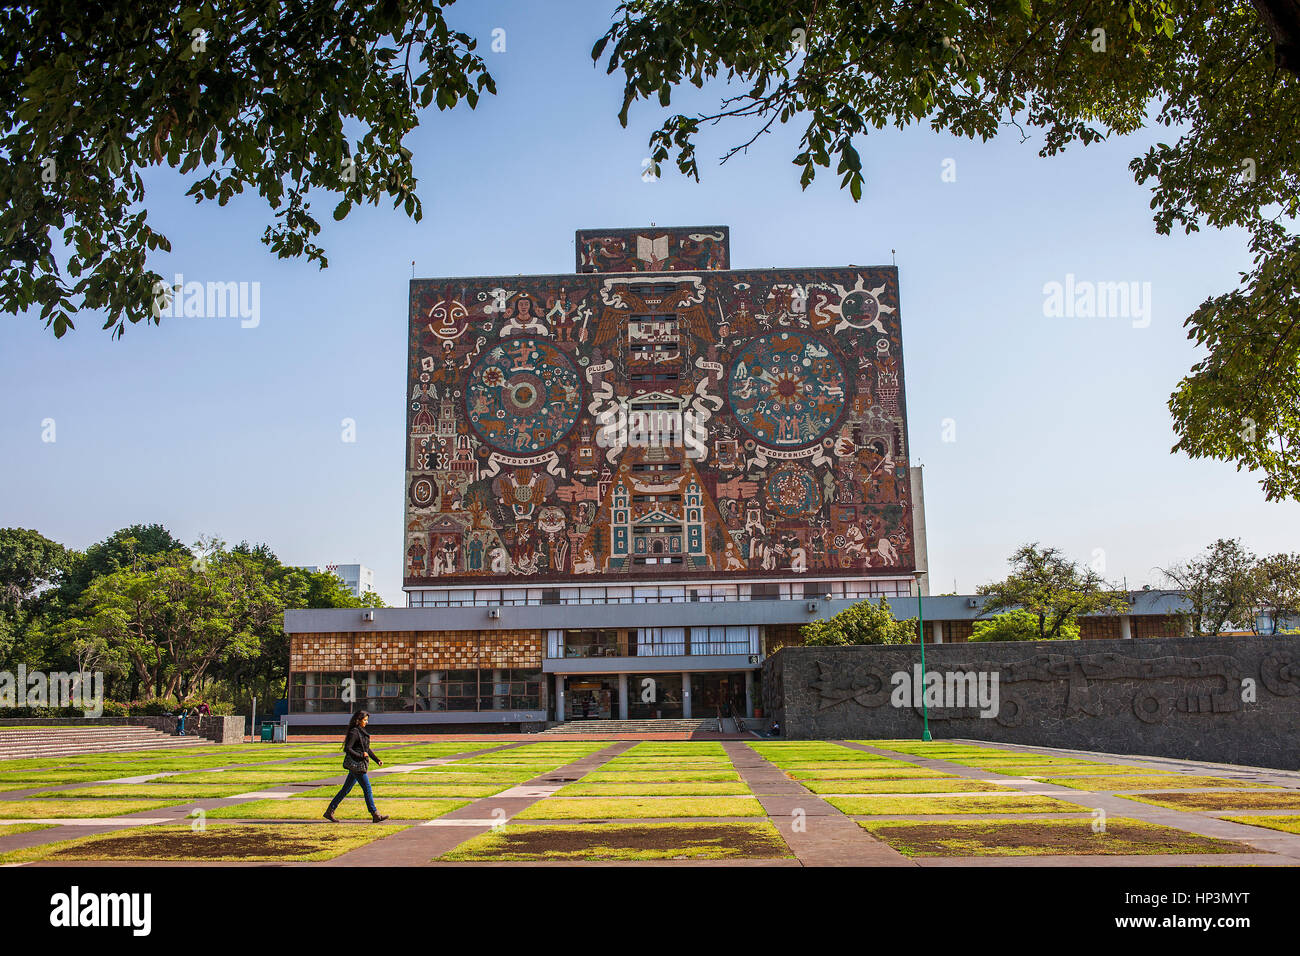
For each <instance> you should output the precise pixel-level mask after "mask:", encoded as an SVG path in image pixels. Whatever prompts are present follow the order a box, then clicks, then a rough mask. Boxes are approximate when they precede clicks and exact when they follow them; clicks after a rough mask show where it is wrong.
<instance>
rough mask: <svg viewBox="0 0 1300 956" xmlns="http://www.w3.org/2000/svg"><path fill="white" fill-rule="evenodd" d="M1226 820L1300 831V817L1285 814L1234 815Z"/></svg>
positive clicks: (1271, 828)
mask: <svg viewBox="0 0 1300 956" xmlns="http://www.w3.org/2000/svg"><path fill="white" fill-rule="evenodd" d="M1222 819H1224V820H1231V821H1232V822H1233V823H1245V824H1249V825H1250V826H1252V827H1265V828H1267V829H1269V830H1280V831H1282V832H1283V833H1300V817H1291V816H1283V815H1282V814H1278V815H1277V816H1267V817H1259V816H1232V817H1223V818H1222Z"/></svg>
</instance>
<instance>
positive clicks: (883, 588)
mask: <svg viewBox="0 0 1300 956" xmlns="http://www.w3.org/2000/svg"><path fill="white" fill-rule="evenodd" d="M912 593H913V591H912V578H910V577H907V578H880V579H872V580H859V581H844V580H839V581H793V582H791V581H777V582H759V583H753V584H685V585H683V584H659V585H642V586H635V587H634V586H621V585H620V586H614V585H611V586H608V587H554V586H552V587H546V588H449V589H420V590H409V591H407V594H406V597H407V606H408V607H525V606H526V607H532V606H542V605H555V604H690V603H697V602H714V601H798V600H803V599H805V598H825V599H828V600H836V601H859V600H863V599H864V598H870V599H875V598H878V597H881V596H884V597H908V596H910V595H911V594H912Z"/></svg>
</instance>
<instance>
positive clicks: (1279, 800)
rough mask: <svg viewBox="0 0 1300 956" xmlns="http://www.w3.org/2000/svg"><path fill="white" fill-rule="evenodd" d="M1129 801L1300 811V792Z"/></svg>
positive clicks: (1158, 795) (1163, 796)
mask: <svg viewBox="0 0 1300 956" xmlns="http://www.w3.org/2000/svg"><path fill="white" fill-rule="evenodd" d="M1124 799H1125V800H1133V801H1136V802H1137V803H1149V804H1151V805H1152V806H1156V807H1166V808H1168V809H1171V810H1206V811H1218V810H1300V792H1297V791H1295V790H1263V791H1260V790H1252V791H1250V792H1248V793H1224V792H1222V791H1220V792H1218V793H1190V792H1182V793H1143V794H1141V795H1137V794H1132V795H1129V794H1126V795H1124Z"/></svg>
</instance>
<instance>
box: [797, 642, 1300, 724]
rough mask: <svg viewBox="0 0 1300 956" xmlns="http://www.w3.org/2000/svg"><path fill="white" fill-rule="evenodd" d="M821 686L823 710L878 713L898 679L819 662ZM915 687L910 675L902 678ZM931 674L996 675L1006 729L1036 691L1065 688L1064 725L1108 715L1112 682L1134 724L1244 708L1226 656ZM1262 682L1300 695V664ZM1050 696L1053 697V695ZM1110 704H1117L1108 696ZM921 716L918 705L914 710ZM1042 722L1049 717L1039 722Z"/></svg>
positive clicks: (952, 716)
mask: <svg viewBox="0 0 1300 956" xmlns="http://www.w3.org/2000/svg"><path fill="white" fill-rule="evenodd" d="M816 664H817V668H818V679H817V680H815V681H812V682H811V683H810V684H809V687H810V688H811V689H812V690H813V691H814V692H815V693H816V695H817V699H818V711H823V710H826V709H828V708H831V707H836V706H839V705H841V704H845V703H848V702H850V701H851V702H853V703H855V704H857V705H858V706H860V707H864V708H873V707H880V706H883V705H884V704H886V703H888V702H889V700H890V694H891V689H892V687H893V685H894V681H895V675H896V674H898V673H900V672H899V671H891V670H889V668H887V667H886V666H884V665H881V664H874V663H866V664H858V665H856V666H854V667H852V668H839V667H836V666H835V665H832V664H830V663H827V662H825V661H817V662H816ZM902 673H903V674H904V675H905V679H906V680H908V681H912V680H913V674H912V671H911V669H910V668H909V669H908V670H907V671H903V672H902ZM927 673H928V674H929V673H939V674H941V675H948V674H954V673H985V674H993V673H996V674H997V675H998V687H999V692H998V697H999V699H998V702H997V703H998V706H997V710H996V717H995V719H996V720H997V722H998V723H999V724H1001V725H1002V726H1004V727H1015V726H1018V725H1020V724H1021V723H1022V722H1023V721H1024V720H1025V719H1026V718H1027V717H1029V716H1030V707H1031V706H1032V704H1031V703H1029V701H1030V700H1031V699H1034V698H1037V699H1040V700H1041V699H1042V695H1041V693H1040V694H1037V695H1036V694H1034V686H1033V685H1035V684H1038V685H1042V684H1051V683H1058V682H1059V683H1061V684H1063V685H1064V688H1063V689H1064V691H1065V699H1064V707H1063V710H1064V715H1065V717H1067V718H1078V717H1101V716H1104V715H1105V714H1104V709H1105V706H1106V699H1107V697H1109V696H1110V695H1104V694H1103V690H1104V685H1105V684H1106V683H1111V682H1114V683H1116V684H1118V685H1120V686H1119V693H1120V694H1121V695H1123V694H1126V693H1128V692H1129V690H1130V687H1129V685H1134V686H1132V688H1131V689H1132V696H1131V698H1130V699H1129V707H1130V708H1131V710H1132V713H1133V715H1134V716H1135V717H1137V719H1139V720H1141V721H1142V722H1144V723H1148V724H1159V723H1162V722H1164V721H1165V720H1166V719H1168V718H1169V717H1170V716H1172V715H1173V714H1175V713H1180V714H1186V715H1189V716H1194V715H1198V714H1230V713H1237V712H1240V711H1241V709H1242V674H1241V670H1240V667H1239V665H1238V662H1237V660H1236V659H1235V658H1233V657H1229V656H1227V655H1204V656H1201V657H1173V656H1170V657H1157V658H1148V659H1143V658H1137V657H1128V656H1125V655H1121V654H1114V653H1099V654H1083V655H1079V656H1072V655H1066V654H1037V655H1035V656H1033V657H1030V658H1026V659H1024V660H1020V661H1013V662H1010V663H997V662H994V661H988V660H984V661H970V662H967V663H965V664H964V665H963V666H961V667H946V668H943V669H939V668H931V669H930V670H928V671H927ZM1260 683H1262V684H1263V685H1264V687H1265V689H1266V690H1268V691H1269V692H1270V693H1272V694H1274V695H1277V696H1279V697H1285V696H1293V695H1296V694H1300V663H1296V662H1294V660H1293V659H1292V657H1291V655H1289V654H1273V655H1270V656H1268V657H1266V658H1265V659H1264V660H1263V661H1262V662H1261V664H1260ZM1049 693H1050V692H1049ZM1110 699H1113V697H1111V698H1110ZM910 706H911V709H913V710H914V711H916V713H918V714H920V713H921V711H922V704H921V701H920V700H919V699H918V700H916V701H914V702H911V703H910ZM928 711H929V719H930V720H932V721H934V720H960V719H969V718H976V717H979V716H981V714H980V708H979V707H977V706H964V707H953V706H948V707H944V706H938V707H936V706H930V707H929V708H928ZM1037 716H1040V717H1041V716H1044V715H1037Z"/></svg>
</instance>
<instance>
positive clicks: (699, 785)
mask: <svg viewBox="0 0 1300 956" xmlns="http://www.w3.org/2000/svg"><path fill="white" fill-rule="evenodd" d="M748 793H749V788H748V787H747V786H745V785H744V784H743V783H741V782H740V781H739V780H695V781H691V780H681V781H672V782H669V783H590V782H588V781H587V780H586V779H585V778H584V779H583V780H582V781H581V782H579V783H571V784H569V785H568V786H567V787H564V788H562V789H561V790H560V791H559V793H558V794H557V796H561V797H671V796H676V795H679V794H680V795H683V796H690V795H694V796H728V795H732V794H748Z"/></svg>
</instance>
